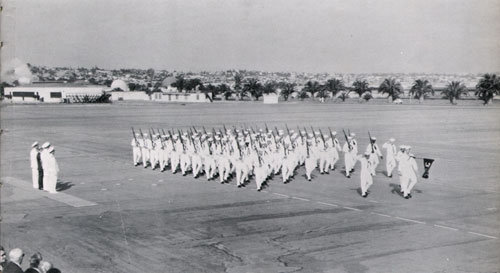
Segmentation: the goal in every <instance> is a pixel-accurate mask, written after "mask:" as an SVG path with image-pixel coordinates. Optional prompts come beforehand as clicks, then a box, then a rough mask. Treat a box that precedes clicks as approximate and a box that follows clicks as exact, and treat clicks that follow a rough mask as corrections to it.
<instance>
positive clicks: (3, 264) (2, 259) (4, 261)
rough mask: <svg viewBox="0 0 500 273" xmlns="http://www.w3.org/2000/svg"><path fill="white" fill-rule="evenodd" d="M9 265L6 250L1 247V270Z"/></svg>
mask: <svg viewBox="0 0 500 273" xmlns="http://www.w3.org/2000/svg"><path fill="white" fill-rule="evenodd" d="M6 263H7V253H6V252H5V248H3V246H0V268H3V267H4V266H5V264H6Z"/></svg>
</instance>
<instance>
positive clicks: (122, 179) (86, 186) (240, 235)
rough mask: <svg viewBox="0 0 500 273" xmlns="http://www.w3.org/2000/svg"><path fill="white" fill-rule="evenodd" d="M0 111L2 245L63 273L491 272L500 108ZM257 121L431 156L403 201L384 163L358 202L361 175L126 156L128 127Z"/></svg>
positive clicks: (498, 193) (499, 191)
mask: <svg viewBox="0 0 500 273" xmlns="http://www.w3.org/2000/svg"><path fill="white" fill-rule="evenodd" d="M0 114H1V127H2V129H3V130H4V131H3V133H2V136H1V137H2V138H1V155H2V157H1V169H0V171H1V178H2V188H1V213H2V223H1V226H0V228H1V230H0V232H1V233H0V243H1V244H2V245H4V246H5V247H6V248H7V249H11V248H13V247H21V248H23V249H24V250H25V251H26V253H27V255H31V254H32V253H33V252H35V251H40V252H41V253H42V254H43V256H44V258H45V259H47V260H49V261H53V262H54V264H55V265H56V267H58V268H59V269H61V270H62V271H63V272H75V273H79V272H498V271H500V239H499V238H500V232H499V227H500V217H499V216H500V213H499V209H500V185H499V181H500V165H499V163H498V162H499V159H500V122H499V118H498V117H500V106H499V105H493V106H490V107H483V106H478V105H467V106H448V105H411V106H409V105H404V106H396V105H361V104H349V105H342V104H294V103H290V104H284V105H277V106H267V105H262V104H257V103H216V104H207V105H190V104H188V105H180V104H176V105H169V104H153V103H151V104H149V103H146V104H139V103H137V104H133V103H127V104H113V105H17V106H14V105H2V109H1V113H0ZM265 122H266V123H267V124H268V125H269V126H270V127H271V126H273V127H274V126H278V127H281V128H284V125H285V123H286V124H288V126H289V127H290V128H296V127H297V125H300V126H301V127H302V126H308V129H309V128H310V127H309V126H310V125H312V126H314V127H315V128H323V129H324V130H327V127H328V126H330V127H331V128H332V129H335V130H337V131H341V129H342V128H345V129H347V128H349V129H350V130H351V131H352V132H356V133H357V137H358V141H359V144H360V145H359V146H360V149H364V148H365V147H366V145H367V143H368V141H367V140H368V139H367V131H368V130H369V131H370V132H371V134H372V135H374V136H377V138H378V139H379V142H382V143H383V141H385V140H386V139H388V138H390V137H395V138H396V139H397V143H398V144H408V145H411V146H413V147H414V153H415V154H416V155H417V156H426V157H430V158H435V159H436V163H435V165H434V166H433V167H432V169H431V178H430V179H428V180H425V179H420V180H419V183H418V184H417V186H416V187H415V189H416V191H415V193H414V195H413V196H414V197H413V198H412V199H410V200H405V199H403V198H402V197H401V196H400V195H399V194H398V193H397V185H398V183H399V181H398V178H397V177H394V178H387V177H386V176H385V173H384V168H383V165H384V163H383V162H382V164H381V165H380V166H379V168H378V173H377V176H376V177H375V178H374V185H373V186H372V189H371V191H372V193H371V194H370V196H369V197H368V198H366V199H364V198H361V197H360V196H359V193H358V188H359V171H358V172H355V173H354V175H353V177H352V178H351V179H347V178H346V177H345V176H344V175H343V174H341V173H340V171H339V170H337V171H335V172H333V173H330V174H329V175H320V174H319V173H318V172H317V171H315V172H314V173H313V174H314V178H313V180H312V182H308V181H306V179H305V178H304V176H303V175H304V169H303V168H300V169H299V170H298V172H297V175H296V176H295V179H294V180H293V181H292V182H291V183H289V184H287V185H284V184H282V183H280V182H279V180H280V179H274V180H272V181H270V186H269V187H268V188H266V189H265V191H264V192H257V191H255V188H254V185H253V184H250V185H249V186H247V187H246V188H243V189H238V188H237V187H236V186H235V185H234V182H232V183H231V184H229V185H221V184H218V183H216V182H214V181H206V179H204V178H199V179H194V178H192V177H191V176H186V177H183V176H181V175H179V174H176V175H173V174H171V173H170V172H168V173H160V172H158V171H152V170H150V169H144V168H142V167H133V166H132V155H131V148H130V139H131V132H130V126H134V127H135V128H141V127H142V128H149V127H154V128H165V129H166V128H171V127H174V128H186V127H188V126H197V127H201V126H205V127H206V128H211V127H222V124H223V123H225V125H226V126H231V125H236V124H243V123H245V124H246V125H252V126H263V125H264V123H265ZM35 140H38V141H41V142H43V141H47V140H48V141H50V142H51V143H53V145H54V146H55V147H56V157H57V159H58V162H59V166H60V168H61V173H60V181H59V186H60V193H59V194H57V195H50V194H48V193H43V192H40V191H37V190H34V189H32V188H31V184H30V183H31V182H30V179H31V178H30V175H31V170H30V169H29V150H30V145H31V143H32V142H33V141H35ZM341 142H342V143H343V140H342V139H341ZM339 162H342V161H339ZM419 164H420V166H419V167H420V168H421V169H423V167H422V165H421V162H419ZM338 166H339V167H340V168H339V169H340V170H341V169H342V168H343V163H340V164H339V163H338ZM357 167H358V169H359V166H357ZM421 173H422V172H421ZM23 264H24V268H26V267H27V262H25V263H23Z"/></svg>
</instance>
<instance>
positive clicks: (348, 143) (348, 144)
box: [342, 129, 352, 150]
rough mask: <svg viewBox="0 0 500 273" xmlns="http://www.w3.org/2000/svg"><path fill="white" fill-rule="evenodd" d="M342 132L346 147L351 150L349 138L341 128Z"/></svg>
mask: <svg viewBox="0 0 500 273" xmlns="http://www.w3.org/2000/svg"><path fill="white" fill-rule="evenodd" d="M342 132H344V136H345V141H347V147H349V150H352V148H351V143H350V142H349V139H348V138H347V135H346V133H345V131H344V129H342Z"/></svg>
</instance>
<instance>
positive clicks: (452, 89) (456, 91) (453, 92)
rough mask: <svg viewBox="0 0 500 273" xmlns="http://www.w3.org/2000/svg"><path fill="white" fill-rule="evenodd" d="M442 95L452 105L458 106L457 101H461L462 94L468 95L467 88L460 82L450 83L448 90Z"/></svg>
mask: <svg viewBox="0 0 500 273" xmlns="http://www.w3.org/2000/svg"><path fill="white" fill-rule="evenodd" d="M441 94H442V95H443V96H444V98H445V99H449V100H450V102H451V104H453V105H456V104H457V102H456V100H457V99H460V96H461V95H462V94H465V95H467V87H466V86H465V85H464V84H463V83H461V82H459V81H452V82H450V83H448V85H447V86H446V89H445V90H444V91H442V92H441Z"/></svg>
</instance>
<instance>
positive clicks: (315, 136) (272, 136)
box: [131, 126, 418, 199]
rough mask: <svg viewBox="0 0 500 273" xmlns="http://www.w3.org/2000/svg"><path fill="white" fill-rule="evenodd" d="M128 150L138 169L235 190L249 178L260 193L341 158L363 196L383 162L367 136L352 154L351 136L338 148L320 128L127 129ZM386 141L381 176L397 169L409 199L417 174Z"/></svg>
mask: <svg viewBox="0 0 500 273" xmlns="http://www.w3.org/2000/svg"><path fill="white" fill-rule="evenodd" d="M132 131H133V138H132V143H131V145H132V150H133V162H134V165H135V166H139V165H140V164H142V166H143V167H144V168H148V167H150V168H151V169H153V170H155V169H159V170H160V171H162V172H163V171H166V170H167V168H170V170H171V171H172V173H173V174H175V173H176V172H178V171H180V172H181V173H182V175H184V176H185V175H187V174H188V173H189V172H191V173H192V175H193V177H194V178H198V177H199V176H201V175H204V176H206V179H207V180H213V179H216V177H217V176H218V179H219V181H220V183H222V184H224V183H229V180H230V179H235V180H236V185H237V186H238V187H244V186H245V185H247V184H248V182H249V180H250V178H251V177H253V178H254V179H255V183H256V188H257V190H258V191H260V190H262V188H263V186H264V185H265V184H266V181H267V180H268V179H269V178H272V177H274V176H277V175H279V174H281V179H282V181H283V183H285V184H286V183H288V182H289V181H290V180H291V179H292V178H293V176H294V175H295V173H296V172H295V170H296V169H297V168H299V167H300V166H304V167H305V175H306V178H307V180H308V181H311V178H312V176H311V174H312V172H313V171H314V170H315V169H318V170H319V172H320V173H321V174H328V173H329V171H330V170H332V171H333V170H335V168H336V164H337V162H338V160H339V159H340V154H339V153H343V154H344V165H345V175H346V177H348V178H350V177H351V174H352V173H353V172H354V167H355V165H356V163H357V162H358V161H359V162H360V165H361V171H360V182H361V183H360V184H361V195H362V196H363V197H366V196H367V195H368V193H369V190H368V189H369V188H370V186H371V185H372V184H373V178H372V177H373V176H375V175H376V173H375V169H376V168H377V166H378V164H379V163H380V159H383V155H382V152H381V150H380V148H379V146H378V144H377V143H376V138H375V137H372V136H371V135H370V137H369V138H370V143H369V144H368V145H367V147H366V150H365V152H364V153H363V154H361V155H358V143H357V140H356V135H355V134H354V133H350V132H349V134H346V133H345V132H344V136H345V143H344V145H343V146H341V145H340V143H339V140H338V139H337V132H335V131H331V130H330V129H329V132H328V133H326V134H324V133H323V132H321V130H316V131H315V130H314V129H313V128H311V131H310V132H308V131H307V129H306V128H304V129H302V130H301V129H300V128H298V131H297V132H296V131H294V130H290V129H288V127H287V128H286V133H285V130H278V129H277V128H274V130H270V129H269V128H268V127H267V126H266V128H265V129H258V130H254V129H253V128H234V127H233V128H232V129H226V128H225V126H224V130H221V129H219V130H215V129H212V130H211V131H208V132H207V131H206V129H205V128H203V129H202V130H197V129H196V128H193V130H191V129H189V130H187V131H184V132H183V131H181V130H177V131H173V130H172V131H170V130H168V131H167V132H165V131H164V130H162V132H160V130H157V132H155V131H154V130H152V129H149V130H148V132H146V133H143V132H142V130H139V132H135V131H134V130H133V129H132ZM394 142H395V139H394V138H391V139H389V140H388V141H387V142H386V143H384V144H383V146H382V148H384V149H385V150H386V170H387V176H389V177H392V173H393V170H394V169H395V168H396V167H398V174H399V176H400V188H401V193H402V194H403V196H404V197H405V198H406V199H408V198H411V190H412V188H413V187H414V186H415V184H416V182H417V176H416V172H417V171H418V167H417V163H416V162H415V159H414V158H415V157H414V155H413V154H411V147H410V146H407V145H401V146H400V148H399V150H398V149H397V148H396V145H395V144H394Z"/></svg>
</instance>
